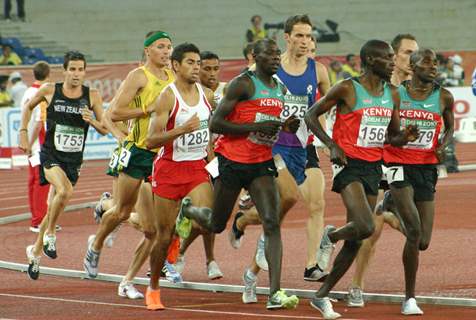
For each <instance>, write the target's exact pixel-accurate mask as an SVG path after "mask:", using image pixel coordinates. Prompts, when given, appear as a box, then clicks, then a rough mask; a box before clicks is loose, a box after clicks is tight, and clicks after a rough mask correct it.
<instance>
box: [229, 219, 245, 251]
mask: <svg viewBox="0 0 476 320" xmlns="http://www.w3.org/2000/svg"><path fill="white" fill-rule="evenodd" d="M241 216H243V212H241V211H238V212H237V213H236V214H235V218H234V219H233V224H232V226H231V230H230V233H228V240H230V244H231V246H232V247H233V248H235V249H238V248H239V247H241V241H242V240H243V235H244V232H243V231H240V230H238V227H237V226H236V221H238V219H239V218H240V217H241Z"/></svg>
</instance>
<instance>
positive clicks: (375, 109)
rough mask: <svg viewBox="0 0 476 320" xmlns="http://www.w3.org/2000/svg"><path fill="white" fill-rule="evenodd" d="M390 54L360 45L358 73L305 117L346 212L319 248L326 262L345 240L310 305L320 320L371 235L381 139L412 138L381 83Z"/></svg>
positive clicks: (330, 314)
mask: <svg viewBox="0 0 476 320" xmlns="http://www.w3.org/2000/svg"><path fill="white" fill-rule="evenodd" d="M393 56H394V55H393V50H392V48H391V47H390V46H389V45H388V44H387V43H386V42H384V41H380V40H370V41H368V42H366V43H365V44H364V46H363V47H362V49H361V51H360V58H361V61H362V66H363V68H364V69H365V71H364V73H363V74H362V75H361V76H359V77H357V78H352V79H348V80H344V81H342V82H340V83H338V84H337V85H335V86H334V87H333V88H332V89H331V90H330V91H329V93H328V94H327V95H326V96H325V97H323V98H322V99H321V100H319V102H317V104H315V105H314V106H313V107H312V108H311V110H310V111H309V112H308V114H307V115H306V123H307V125H308V126H309V128H310V129H311V131H312V132H313V133H314V134H316V136H317V137H318V138H319V139H320V140H321V141H322V142H323V143H324V144H325V145H326V146H328V147H329V150H330V153H331V156H330V158H331V161H332V162H333V169H334V178H333V180H334V181H333V186H332V190H333V191H335V192H337V193H340V194H341V197H342V200H343V202H344V205H345V206H346V208H347V224H346V225H345V226H343V227H341V228H339V229H336V228H335V227H334V226H330V225H328V226H326V228H325V229H324V234H323V236H322V239H321V244H320V248H321V255H323V256H324V257H323V258H322V260H324V261H329V259H330V256H331V255H332V251H333V248H334V244H335V243H336V242H337V241H338V240H345V242H344V245H343V247H342V249H341V251H340V252H339V254H338V255H337V257H336V259H335V261H334V265H333V267H332V269H331V272H330V273H329V275H328V276H327V278H326V279H325V280H324V284H323V285H322V287H321V288H320V289H319V291H317V292H316V295H315V297H314V298H313V299H312V301H311V305H312V306H313V307H314V308H316V309H318V310H319V311H320V312H321V313H322V315H323V316H324V318H325V319H337V318H339V317H340V314H339V313H337V312H335V311H334V310H333V308H332V304H331V302H330V301H329V298H328V297H327V296H328V294H329V292H330V290H331V289H332V288H333V287H334V285H335V284H336V283H337V282H338V281H339V279H340V278H341V277H342V276H343V275H344V274H345V272H346V271H347V270H348V268H349V267H350V266H351V264H352V262H353V260H354V258H355V256H356V255H357V252H358V250H359V247H360V244H361V240H363V239H365V238H368V237H369V236H370V235H372V233H373V231H374V222H373V218H372V210H373V207H374V206H375V200H376V197H377V194H378V185H379V182H380V179H381V176H382V168H381V162H382V157H383V143H384V140H385V136H386V135H388V138H389V139H390V141H391V142H392V143H393V144H397V145H404V144H405V143H407V142H408V141H409V140H411V139H413V140H414V139H415V136H417V135H418V132H417V130H416V128H415V127H414V126H409V127H408V128H406V130H405V131H401V132H400V130H399V126H400V121H399V114H398V104H397V103H396V102H395V106H394V101H393V99H395V100H397V99H398V95H397V93H396V90H392V89H391V87H390V86H389V85H388V84H387V83H386V82H385V81H388V80H390V76H391V74H392V69H393V67H394V63H393ZM334 105H337V115H336V122H335V124H334V130H333V139H331V138H330V137H329V136H328V135H327V134H326V132H325V130H324V129H323V128H322V126H321V124H320V123H319V121H318V117H319V116H320V115H322V114H324V113H326V112H327V111H329V110H330V109H331V108H332V107H333V106H334ZM392 109H393V110H392ZM387 128H388V129H387ZM323 267H324V268H326V267H327V266H323Z"/></svg>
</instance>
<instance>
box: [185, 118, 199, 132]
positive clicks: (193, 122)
mask: <svg viewBox="0 0 476 320" xmlns="http://www.w3.org/2000/svg"><path fill="white" fill-rule="evenodd" d="M182 128H183V130H184V133H190V132H193V131H195V130H198V129H199V128H200V118H199V117H198V116H197V114H196V113H195V114H194V115H193V116H192V117H191V118H190V119H188V120H187V121H186V122H185V123H184V124H183V125H182Z"/></svg>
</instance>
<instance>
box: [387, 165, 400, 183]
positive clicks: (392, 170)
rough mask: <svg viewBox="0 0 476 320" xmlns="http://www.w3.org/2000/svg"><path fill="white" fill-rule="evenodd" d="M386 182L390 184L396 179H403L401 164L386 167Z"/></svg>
mask: <svg viewBox="0 0 476 320" xmlns="http://www.w3.org/2000/svg"><path fill="white" fill-rule="evenodd" d="M386 176H387V181H388V184H391V183H393V182H396V181H403V179H404V176H403V167H402V166H395V167H388V170H387V172H386Z"/></svg>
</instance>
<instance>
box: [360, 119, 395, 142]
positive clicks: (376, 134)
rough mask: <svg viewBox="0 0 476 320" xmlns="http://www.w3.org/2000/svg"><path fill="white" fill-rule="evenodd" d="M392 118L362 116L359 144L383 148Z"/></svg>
mask: <svg viewBox="0 0 476 320" xmlns="http://www.w3.org/2000/svg"><path fill="white" fill-rule="evenodd" d="M389 123H390V118H388V117H380V116H365V115H364V116H362V120H361V121H360V128H359V137H358V138H357V145H358V146H359V147H365V148H382V147H383V142H384V141H385V132H386V131H387V127H388V124H389Z"/></svg>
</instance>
